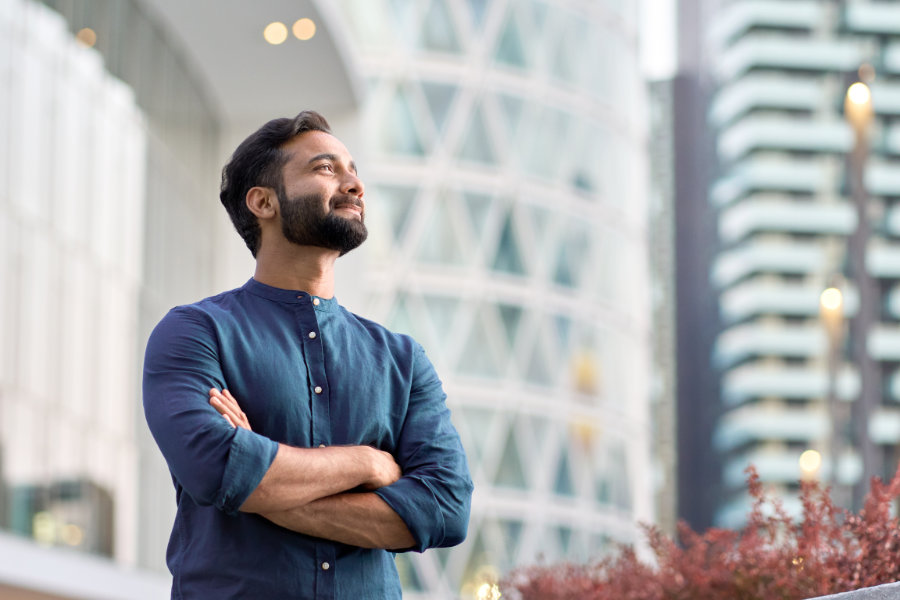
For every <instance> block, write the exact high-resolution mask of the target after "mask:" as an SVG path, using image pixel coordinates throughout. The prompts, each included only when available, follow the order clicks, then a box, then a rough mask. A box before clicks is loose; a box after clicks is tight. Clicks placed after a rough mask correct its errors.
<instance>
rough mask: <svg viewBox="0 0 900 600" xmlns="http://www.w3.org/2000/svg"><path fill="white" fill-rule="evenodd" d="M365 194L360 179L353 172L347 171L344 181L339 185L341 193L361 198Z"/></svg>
mask: <svg viewBox="0 0 900 600" xmlns="http://www.w3.org/2000/svg"><path fill="white" fill-rule="evenodd" d="M364 192H365V186H364V185H363V182H362V179H360V178H359V176H358V175H357V174H356V173H354V172H353V171H347V175H346V177H344V181H343V182H342V183H341V193H344V194H348V195H352V196H356V197H357V198H362V197H363V193H364Z"/></svg>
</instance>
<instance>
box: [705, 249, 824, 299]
mask: <svg viewBox="0 0 900 600" xmlns="http://www.w3.org/2000/svg"><path fill="white" fill-rule="evenodd" d="M828 262H829V261H828V252H827V251H826V248H825V247H824V246H823V245H822V244H820V243H816V242H796V241H791V240H785V241H782V242H775V241H756V242H751V243H749V244H747V245H744V246H740V247H736V248H733V249H731V250H727V251H725V252H722V253H720V254H719V256H718V257H717V259H716V262H715V264H714V265H713V269H712V279H713V283H714V284H715V285H716V286H717V287H719V288H724V287H728V286H729V285H732V284H733V283H734V282H735V281H738V280H740V279H743V278H745V277H747V276H748V275H752V274H753V273H757V272H768V273H786V274H791V275H805V274H811V273H822V272H824V271H825V270H826V269H827V267H828Z"/></svg>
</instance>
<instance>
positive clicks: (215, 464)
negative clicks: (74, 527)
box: [143, 307, 472, 551]
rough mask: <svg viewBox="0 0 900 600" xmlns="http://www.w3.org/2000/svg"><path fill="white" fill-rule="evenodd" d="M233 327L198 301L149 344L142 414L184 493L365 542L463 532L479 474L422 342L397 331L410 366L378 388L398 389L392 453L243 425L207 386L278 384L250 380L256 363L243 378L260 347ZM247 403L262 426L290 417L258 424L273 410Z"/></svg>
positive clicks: (412, 540)
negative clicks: (206, 394)
mask: <svg viewBox="0 0 900 600" xmlns="http://www.w3.org/2000/svg"><path fill="white" fill-rule="evenodd" d="M227 325H228V323H227V322H226V324H225V325H222V324H221V323H220V324H218V325H217V324H214V323H213V322H212V318H211V317H210V316H209V315H208V314H207V313H206V312H204V311H202V310H199V309H197V308H195V307H179V308H176V309H173V310H172V311H170V313H169V314H168V315H167V316H166V317H165V318H164V319H163V320H162V321H161V322H160V323H159V325H157V327H156V329H154V331H153V333H152V334H151V336H150V339H149V341H148V343H147V352H146V357H145V362H144V382H143V396H144V414H145V416H146V418H147V424H148V426H149V428H150V431H151V433H152V434H153V437H154V439H155V440H156V443H157V445H158V446H159V448H160V450H161V451H162V454H163V456H164V457H165V459H166V462H167V464H168V466H169V469H170V471H171V473H172V476H173V479H174V481H175V483H176V488H177V489H178V490H179V493H181V492H183V493H186V494H187V495H188V496H189V497H190V498H191V499H192V500H193V502H194V503H195V504H196V505H198V506H214V507H215V508H217V509H218V510H220V511H222V513H224V514H225V515H236V514H238V513H240V512H243V513H256V514H259V515H262V516H263V517H265V518H267V519H269V520H270V521H272V522H274V523H276V524H278V525H281V526H283V527H286V528H288V529H291V530H295V531H298V532H303V533H305V534H308V535H312V536H315V537H323V538H328V539H333V540H335V541H338V542H343V543H347V544H350V545H356V546H360V547H369V548H372V547H374V548H384V549H394V550H406V549H409V550H417V551H423V550H425V549H427V548H435V547H447V546H453V545H456V544H459V543H460V542H461V541H462V540H463V539H464V538H465V535H466V529H467V526H468V519H469V509H470V505H471V496H472V481H471V478H470V476H469V472H468V467H467V465H466V460H465V454H464V452H463V449H462V446H461V444H460V441H459V436H458V435H457V433H456V431H455V429H454V428H453V426H452V424H451V423H450V418H449V417H450V413H449V410H448V409H447V407H446V405H445V403H444V397H445V396H444V394H443V390H442V385H441V382H440V380H439V379H438V377H437V374H436V373H435V372H434V368H433V367H432V366H431V363H430V362H429V361H428V359H427V357H426V356H425V354H424V350H422V348H421V346H419V345H417V344H415V343H414V342H411V341H408V340H406V339H405V338H392V340H393V343H394V346H392V347H391V349H390V351H393V352H396V353H397V354H396V356H397V357H398V359H399V360H401V361H403V370H402V371H401V372H400V373H401V374H402V377H400V378H397V379H391V380H389V381H387V382H386V383H385V385H387V386H388V388H386V389H384V390H382V393H384V394H387V395H388V396H389V397H390V396H391V395H393V396H394V397H398V396H399V397H400V398H401V399H402V404H401V405H399V406H397V408H398V413H396V415H397V416H396V418H395V419H394V420H389V421H385V424H386V427H388V428H391V429H390V436H391V439H392V445H391V448H390V454H388V453H385V452H381V451H380V450H376V449H375V448H372V447H369V446H343V447H341V446H331V447H326V448H321V447H318V448H316V447H308V446H307V444H305V443H299V444H297V446H301V447H292V446H291V445H287V444H290V443H291V442H290V441H287V440H288V439H291V438H295V439H298V440H307V438H305V437H304V435H303V434H300V433H299V432H296V433H297V435H286V434H285V431H283V430H282V431H280V433H278V434H277V435H280V436H282V437H281V438H275V437H266V436H264V435H260V433H259V432H254V431H252V430H251V429H250V428H249V423H246V424H243V423H241V421H240V415H242V414H243V412H242V411H241V407H239V406H238V405H237V403H236V402H234V399H233V398H231V399H230V400H231V402H232V404H231V409H230V411H228V410H225V411H224V412H223V411H222V410H219V411H217V409H216V407H214V406H213V404H211V403H210V402H208V401H207V400H209V399H210V398H206V399H204V398H203V392H202V391H200V390H209V389H210V388H215V389H216V390H221V389H224V387H225V381H226V379H228V380H230V385H231V389H240V390H243V391H246V393H248V394H251V393H254V392H252V391H251V390H259V389H262V390H264V391H263V392H262V393H263V394H265V393H270V392H271V388H266V387H265V386H264V385H263V386H262V388H260V385H259V384H257V383H256V382H257V381H259V380H258V379H253V378H258V377H259V375H258V374H257V373H254V374H253V375H252V376H250V375H246V376H245V371H246V369H245V368H244V366H245V364H246V362H247V361H248V360H250V359H251V354H252V353H253V352H254V350H255V349H254V347H253V346H252V345H250V344H248V343H247V342H246V341H245V340H243V339H242V338H241V337H240V336H237V335H233V336H231V337H229V336H227V335H224V334H223V333H222V332H223V331H224V332H225V333H227V332H228V327H227ZM217 328H218V329H217ZM235 329H236V327H235ZM235 340H238V341H235ZM402 344H406V345H405V346H403V345H402ZM287 354H288V353H286V352H285V353H280V354H278V355H279V356H282V355H284V356H287ZM272 369H273V373H277V367H272ZM225 372H228V373H229V375H230V377H228V378H226V377H225ZM262 381H264V382H265V381H268V380H266V379H262ZM390 385H393V386H395V387H394V388H393V389H389V387H390ZM198 391H199V392H200V393H199V394H198ZM242 393H243V392H242ZM222 399H228V398H227V397H226V396H225V395H224V394H222V395H220V401H221V400H222ZM256 400H258V399H257V398H251V397H246V398H244V397H242V398H241V402H244V403H248V402H251V401H254V402H255V401H256ZM398 401H399V400H398ZM225 406H226V404H223V405H222V408H223V409H224V407H225ZM244 408H245V409H247V412H248V413H249V414H250V415H251V418H252V419H254V425H255V426H256V427H257V428H258V429H262V430H266V431H268V429H266V428H267V427H269V428H273V427H274V428H275V429H278V427H280V426H283V425H284V424H285V423H286V421H284V420H283V419H284V418H286V417H287V418H289V415H288V414H287V413H279V415H278V417H277V418H278V419H282V420H279V421H277V422H274V421H273V422H270V423H266V424H261V423H257V421H256V419H264V418H266V415H269V414H271V413H269V412H268V411H269V408H267V404H265V403H264V402H255V403H254V404H247V405H245V406H244ZM225 412H227V413H229V414H228V415H227V416H223V415H224V414H225ZM373 418H378V417H373ZM228 419H231V422H230V423H229V421H228ZM302 422H303V421H297V422H296V423H297V424H301V423H302ZM301 426H302V425H301ZM351 437H352V436H351ZM275 439H280V440H284V441H286V442H287V443H286V444H282V443H278V442H277V441H275ZM307 441H308V442H309V443H312V442H311V440H307ZM351 443H352V442H351ZM358 443H361V442H358ZM401 471H402V473H401Z"/></svg>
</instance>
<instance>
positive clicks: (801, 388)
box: [722, 362, 859, 406]
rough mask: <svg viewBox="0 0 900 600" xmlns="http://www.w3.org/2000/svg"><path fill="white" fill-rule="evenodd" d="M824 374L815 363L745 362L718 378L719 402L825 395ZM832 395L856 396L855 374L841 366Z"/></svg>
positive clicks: (857, 377) (856, 374) (849, 397)
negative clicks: (719, 382) (720, 384)
mask: <svg viewBox="0 0 900 600" xmlns="http://www.w3.org/2000/svg"><path fill="white" fill-rule="evenodd" d="M827 395H828V373H827V371H826V370H825V369H824V368H821V367H817V366H799V367H798V366H788V365H782V364H767V363H762V362H756V363H749V364H746V365H741V366H739V367H737V368H734V369H731V370H729V371H727V372H726V373H725V374H724V375H723V377H722V401H723V402H724V404H726V405H727V406H739V405H741V404H744V403H745V402H747V401H749V400H752V399H754V398H767V397H775V398H825V397H826V396H827ZM836 395H837V397H838V398H840V399H842V400H852V399H853V398H856V397H857V396H858V395H859V374H858V373H857V372H856V370H855V369H854V368H852V367H851V366H849V365H845V366H844V367H842V368H841V370H840V372H839V373H838V376H837V381H836Z"/></svg>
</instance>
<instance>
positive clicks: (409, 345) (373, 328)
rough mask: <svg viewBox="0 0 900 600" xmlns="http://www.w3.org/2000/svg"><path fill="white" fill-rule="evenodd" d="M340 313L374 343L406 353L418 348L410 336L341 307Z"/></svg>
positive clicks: (417, 344)
mask: <svg viewBox="0 0 900 600" xmlns="http://www.w3.org/2000/svg"><path fill="white" fill-rule="evenodd" d="M341 312H342V313H343V315H344V318H345V319H346V320H347V321H349V322H350V323H352V324H353V325H354V326H355V327H356V328H358V329H359V330H360V331H364V332H365V333H366V334H367V335H368V336H369V337H371V338H372V339H373V340H374V341H376V342H381V343H384V344H387V345H389V346H392V347H397V348H403V349H405V350H407V351H412V350H413V349H415V348H417V347H419V343H418V342H417V341H416V340H415V339H413V337H412V336H410V335H407V334H405V333H399V332H396V331H393V330H391V329H388V328H387V327H386V326H384V325H382V324H381V323H379V322H377V321H373V320H372V319H369V318H367V317H363V316H360V315H358V314H356V313H355V312H352V311H350V310H347V309H346V308H345V307H343V306H341Z"/></svg>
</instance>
